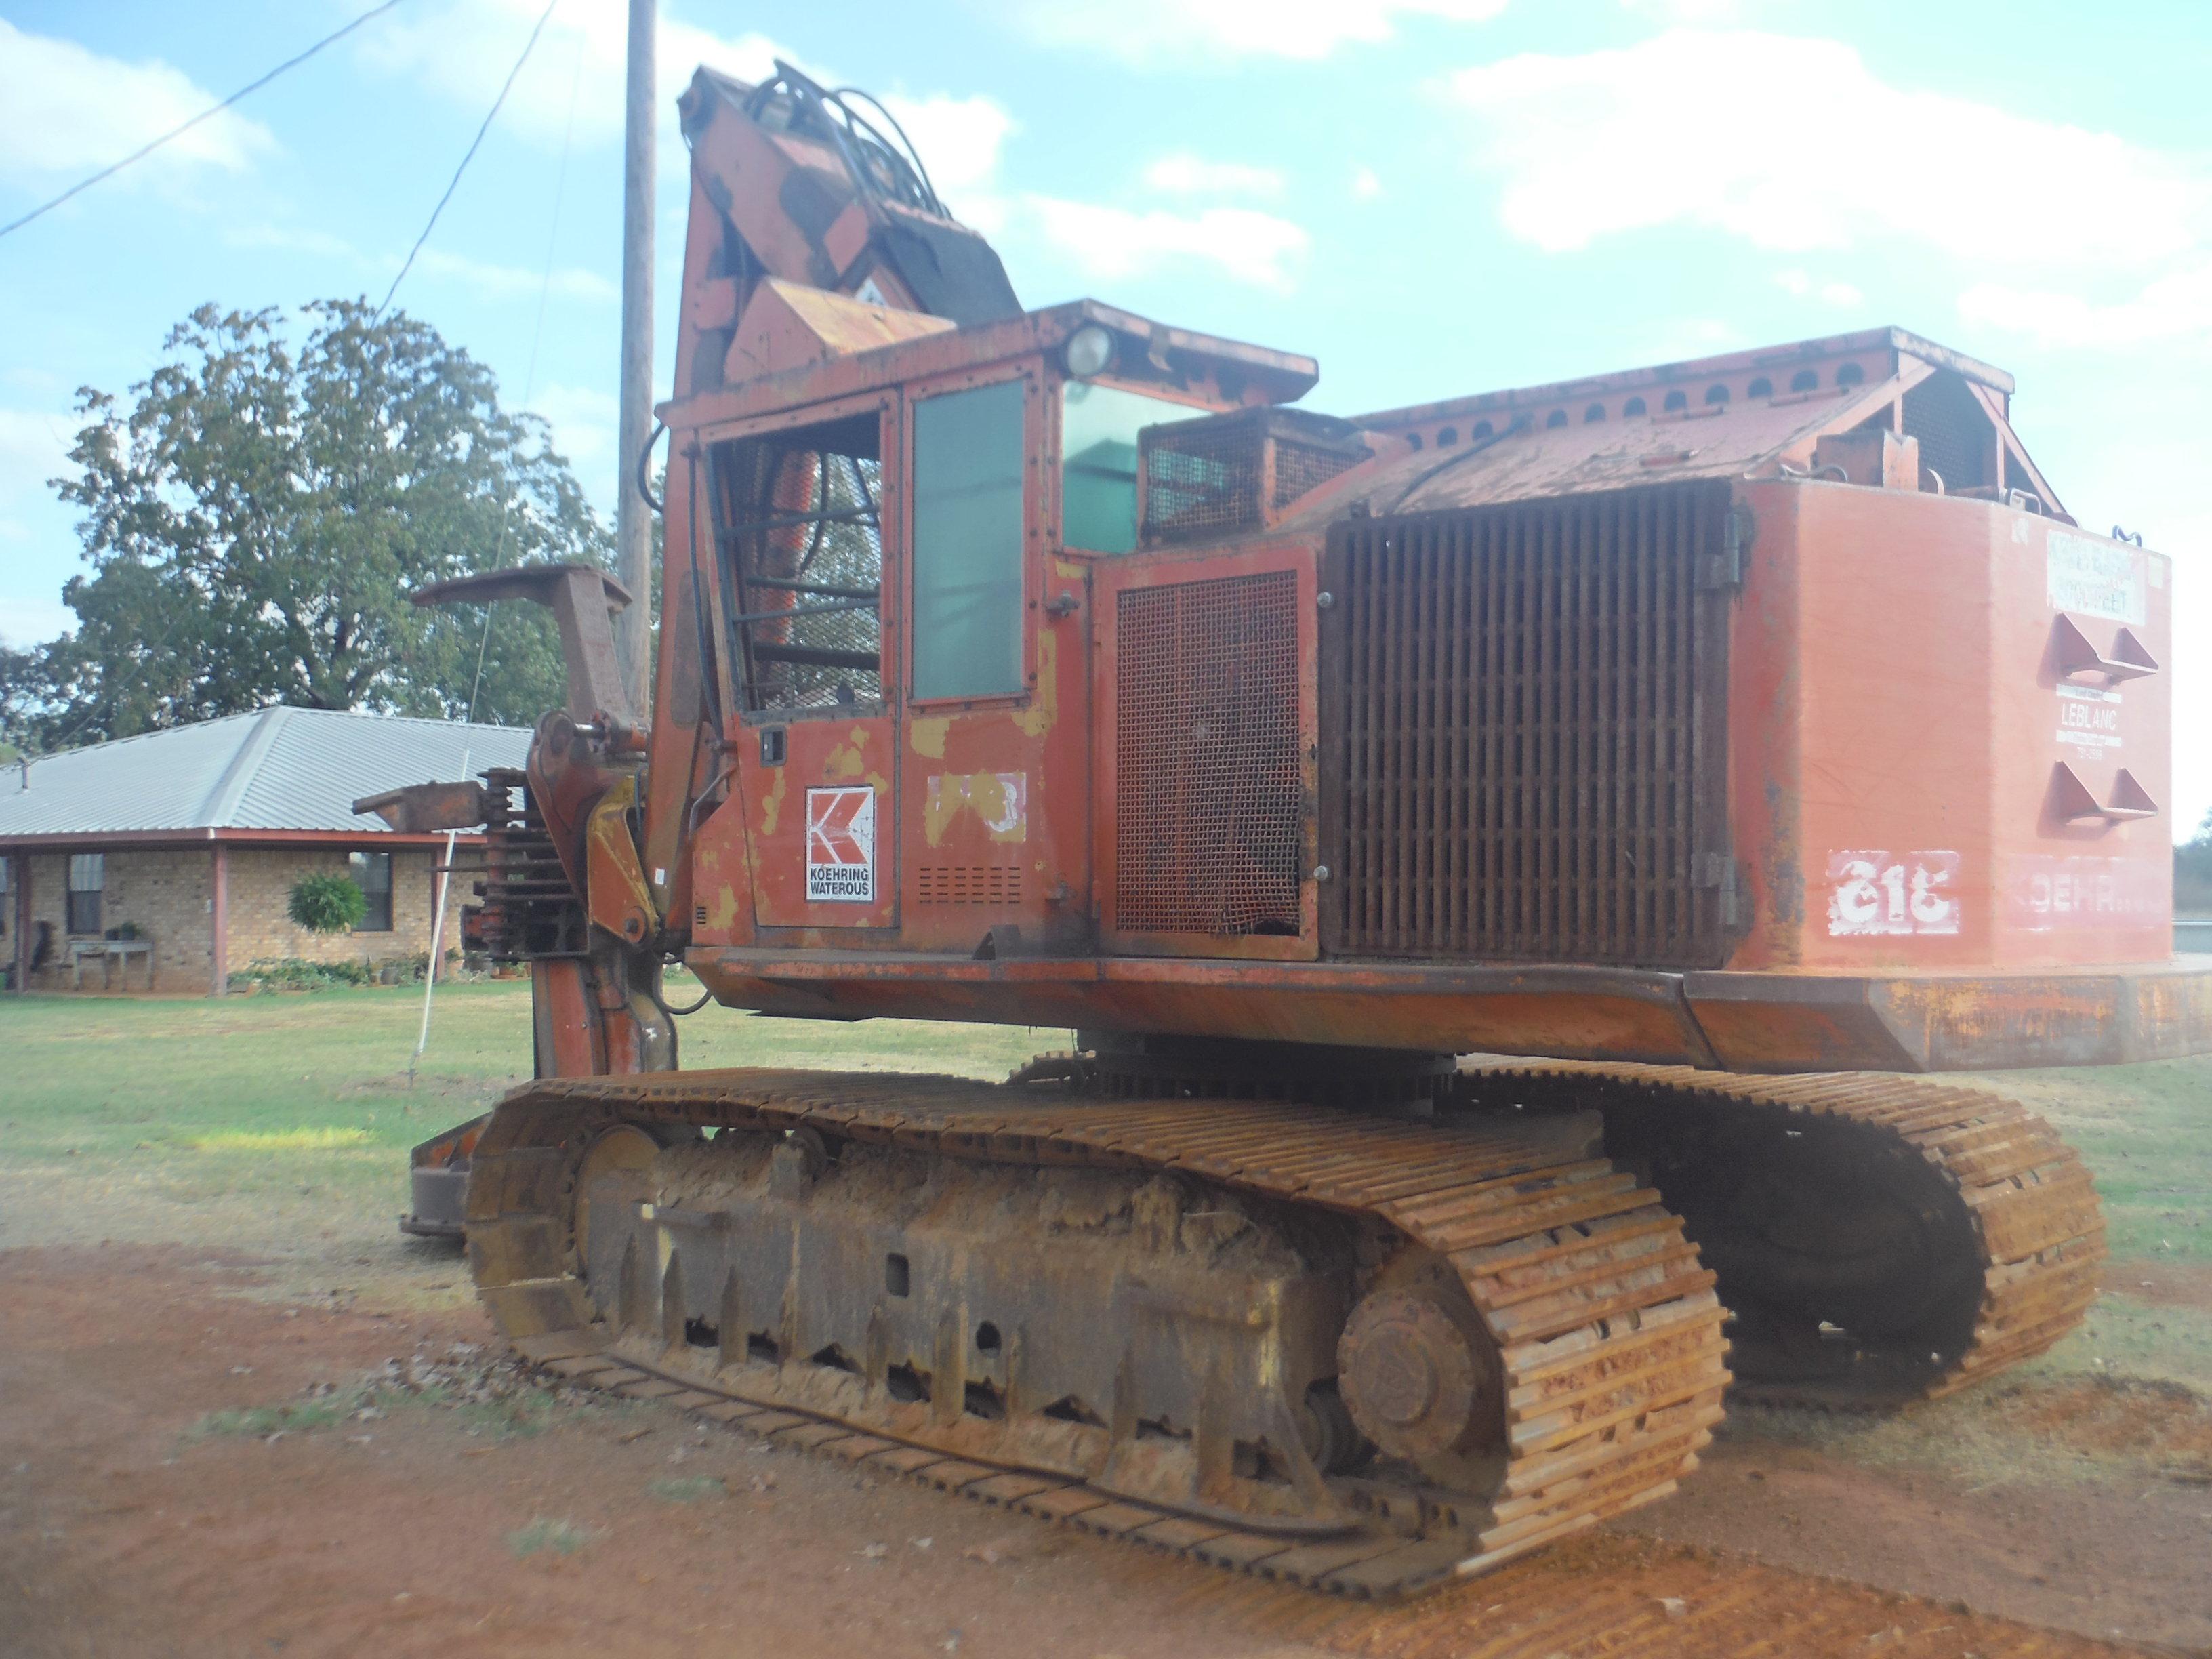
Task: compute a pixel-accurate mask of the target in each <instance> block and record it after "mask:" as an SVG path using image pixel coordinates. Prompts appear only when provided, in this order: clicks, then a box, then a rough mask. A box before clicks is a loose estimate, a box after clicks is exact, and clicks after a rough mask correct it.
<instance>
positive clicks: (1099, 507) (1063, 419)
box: [1060, 380, 1206, 553]
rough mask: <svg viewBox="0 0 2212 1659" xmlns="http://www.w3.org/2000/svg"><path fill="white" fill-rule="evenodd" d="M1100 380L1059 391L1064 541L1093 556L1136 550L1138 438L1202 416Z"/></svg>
mask: <svg viewBox="0 0 2212 1659" xmlns="http://www.w3.org/2000/svg"><path fill="white" fill-rule="evenodd" d="M1205 413H1206V411H1205V410H1202V409H1193V408H1192V407H1191V406H1190V405H1189V404H1171V403H1169V402H1168V401H1167V400H1166V399H1164V398H1146V397H1144V396H1142V395H1141V394H1139V393H1138V392H1124V391H1122V390H1121V388H1120V387H1118V386H1100V385H1099V384H1098V383H1097V381H1095V380H1070V381H1068V382H1067V383H1066V385H1065V386H1061V387H1060V542H1061V544H1062V545H1064V546H1067V547H1079V548H1083V549H1085V550H1088V551H1090V552H1092V553H1127V552H1128V551H1129V550H1131V549H1132V548H1133V547H1135V546H1136V544H1137V434H1138V433H1139V432H1140V431H1142V430H1143V429H1144V428H1146V427H1148V426H1159V425H1162V424H1164V422H1169V421H1194V420H1196V419H1197V418H1198V417H1199V416H1201V415H1203V414H1205Z"/></svg>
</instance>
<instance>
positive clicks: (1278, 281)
mask: <svg viewBox="0 0 2212 1659" xmlns="http://www.w3.org/2000/svg"><path fill="white" fill-rule="evenodd" d="M1022 207H1023V208H1024V210H1025V212H1026V213H1027V215H1029V216H1030V217H1031V218H1032V219H1033V220H1034V222H1035V223H1036V228H1037V229H1038V231H1039V233H1040V234H1042V237H1043V240H1045V241H1046V242H1048V243H1049V244H1050V245H1051V246H1054V248H1056V249H1057V250H1058V251H1059V252H1060V253H1062V254H1063V255H1065V256H1066V257H1067V258H1069V259H1071V260H1072V261H1073V263H1074V264H1077V265H1078V266H1079V267H1080V268H1081V269H1082V270H1083V272H1084V273H1085V275H1086V276H1096V277H1098V278H1100V279H1101V280H1103V281H1109V282H1110V281H1118V280H1120V279H1121V278H1124V277H1131V276H1146V275H1149V274H1150V273H1151V272H1152V271H1154V270H1160V269H1162V268H1163V267H1170V266H1175V265H1182V264H1200V265H1211V266H1212V267H1213V268H1214V269H1215V270H1218V271H1220V272H1222V273H1223V274H1224V275H1225V276H1231V277H1233V278H1235V279H1236V280H1237V281H1239V282H1243V283H1251V284H1252V285H1253V286H1255V287H1256V288H1267V289H1275V290H1276V291H1278V292H1287V291H1288V290H1289V289H1290V288H1291V286H1292V284H1293V281H1294V278H1295V274H1296V271H1297V267H1298V265H1299V264H1301V263H1302V262H1303V261H1304V258H1305V254H1306V251H1307V249H1308V248H1309V246H1311V242H1312V239H1311V238H1310V237H1309V236H1308V235H1307V234H1306V233H1305V231H1304V229H1303V228H1300V227H1299V226H1297V225H1294V224H1292V223H1291V222H1290V221H1289V220H1287V219H1279V218H1277V217H1276V216H1274V215H1273V214H1271V213H1261V212H1259V211H1257V210H1254V209H1251V208H1227V207H1216V208H1207V209H1206V210H1203V211H1202V212H1199V213H1195V214H1180V213H1169V212H1165V211H1163V210H1159V209H1153V210H1150V211H1147V212H1142V213H1139V212H1133V211H1131V210H1128V209H1127V208H1118V207H1109V206H1106V205H1104V204H1101V203H1096V202H1071V201H1066V200H1064V199H1062V198H1060V197H1052V196H1025V197H1023V198H1022Z"/></svg>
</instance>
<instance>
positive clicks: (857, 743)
mask: <svg viewBox="0 0 2212 1659" xmlns="http://www.w3.org/2000/svg"><path fill="white" fill-rule="evenodd" d="M867 746H868V729H867V727H866V726H854V728H853V732H852V736H851V737H850V738H848V740H847V741H846V742H844V743H841V744H838V745H837V746H836V748H835V749H832V750H830V751H829V759H827V760H825V761H823V763H822V775H823V777H825V778H827V779H829V781H830V782H832V783H851V782H852V781H854V779H856V778H860V777H862V776H864V775H866V772H867V769H868V763H867V762H866V760H864V759H863V758H862V757H861V755H860V751H861V750H863V749H865V748H866V747H867Z"/></svg>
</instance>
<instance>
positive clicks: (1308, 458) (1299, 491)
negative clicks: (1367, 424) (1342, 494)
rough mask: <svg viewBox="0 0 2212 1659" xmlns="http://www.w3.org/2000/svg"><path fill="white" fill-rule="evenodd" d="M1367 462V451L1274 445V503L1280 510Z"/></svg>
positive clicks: (1301, 445) (1284, 443)
mask: <svg viewBox="0 0 2212 1659" xmlns="http://www.w3.org/2000/svg"><path fill="white" fill-rule="evenodd" d="M1365 459H1367V452H1366V451H1365V449H1364V448H1361V449H1354V450H1344V449H1321V448H1317V447H1315V446H1314V445H1312V444H1298V443H1286V442H1285V441H1281V440H1277V441H1276V444H1275V500H1274V505H1275V506H1277V507H1285V506H1288V505H1289V504H1290V503H1291V502H1292V501H1296V500H1297V498H1298V497H1299V496H1301V495H1304V494H1305V493H1306V491H1308V490H1309V489H1319V488H1320V487H1321V486H1322V484H1325V483H1328V481H1329V480H1330V479H1331V478H1334V477H1336V475H1337V474H1338V473H1340V472H1344V471H1349V470H1350V469H1351V468H1352V467H1355V466H1358V465H1359V464H1360V462H1362V461H1364V460H1365Z"/></svg>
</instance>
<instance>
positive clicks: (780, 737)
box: [711, 393, 902, 943]
mask: <svg viewBox="0 0 2212 1659" xmlns="http://www.w3.org/2000/svg"><path fill="white" fill-rule="evenodd" d="M901 443H902V429H901V422H900V411H899V404H898V400H897V398H896V397H895V396H893V395H891V394H888V393H885V394H879V395H875V396H872V397H870V398H864V399H854V400H848V401H846V402H843V403H838V404H826V405H820V406H817V407H815V408H812V409H809V410H805V411H802V412H800V413H799V414H797V415H794V416H787V417H780V418H779V419H778V420H777V421H776V422H770V423H761V424H756V425H750V426H748V427H747V428H743V429H742V430H741V431H740V432H739V433H738V435H734V436H732V437H730V438H727V439H725V440H724V441H720V442H718V443H716V444H715V445H714V447H713V448H712V451H711V468H712V474H713V477H712V485H713V489H714V494H715V509H716V510H715V515H714V517H715V522H716V523H717V525H718V526H719V529H718V532H717V536H716V541H717V554H718V556H719V558H720V574H721V577H722V591H723V592H724V594H725V595H726V599H725V604H724V630H725V639H724V650H725V653H726V657H727V659H728V661H729V662H730V663H731V665H732V681H733V687H732V689H733V690H734V693H735V700H736V702H737V714H736V717H735V721H734V726H735V729H734V731H733V732H732V744H733V746H734V748H735V750H736V754H735V756H734V757H733V766H734V771H735V774H736V779H737V783H738V787H737V788H736V789H735V790H734V791H733V792H732V795H731V797H730V799H729V801H728V802H727V803H726V805H724V807H723V808H722V809H721V811H732V810H735V811H741V812H742V813H743V815H744V838H745V843H746V850H747V853H748V855H749V861H750V867H751V871H752V882H751V890H752V902H753V920H754V922H755V923H756V925H757V927H760V928H761V929H763V930H765V929H770V928H797V929H804V930H809V931H812V930H817V929H821V930H833V931H832V932H831V939H835V938H836V937H837V933H838V932H839V931H842V930H853V929H868V930H876V929H892V928H896V926H897V924H898V867H897V836H896V834H894V833H893V830H894V828H895V826H896V823H897V780H898V763H897V754H896V717H895V714H894V712H893V711H894V708H895V706H896V700H897V698H896V685H897V684H898V676H899V673H900V665H899V658H898V652H897V639H896V629H895V628H893V627H890V626H888V625H887V615H888V612H887V607H886V600H885V597H884V596H885V593H886V592H887V591H889V586H890V584H889V583H888V582H887V580H886V570H887V565H886V559H885V550H886V549H887V548H891V547H896V545H897V544H898V541H899V538H900V535H901V532H902V526H901V524H900V513H901V510H902V509H901V504H900V491H899V489H898V488H897V483H896V472H897V457H898V455H899V453H900V446H901ZM717 816H720V814H719V813H718V814H717ZM791 942H794V943H804V942H805V940H804V939H792V940H791ZM824 942H829V941H827V940H825V941H824Z"/></svg>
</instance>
